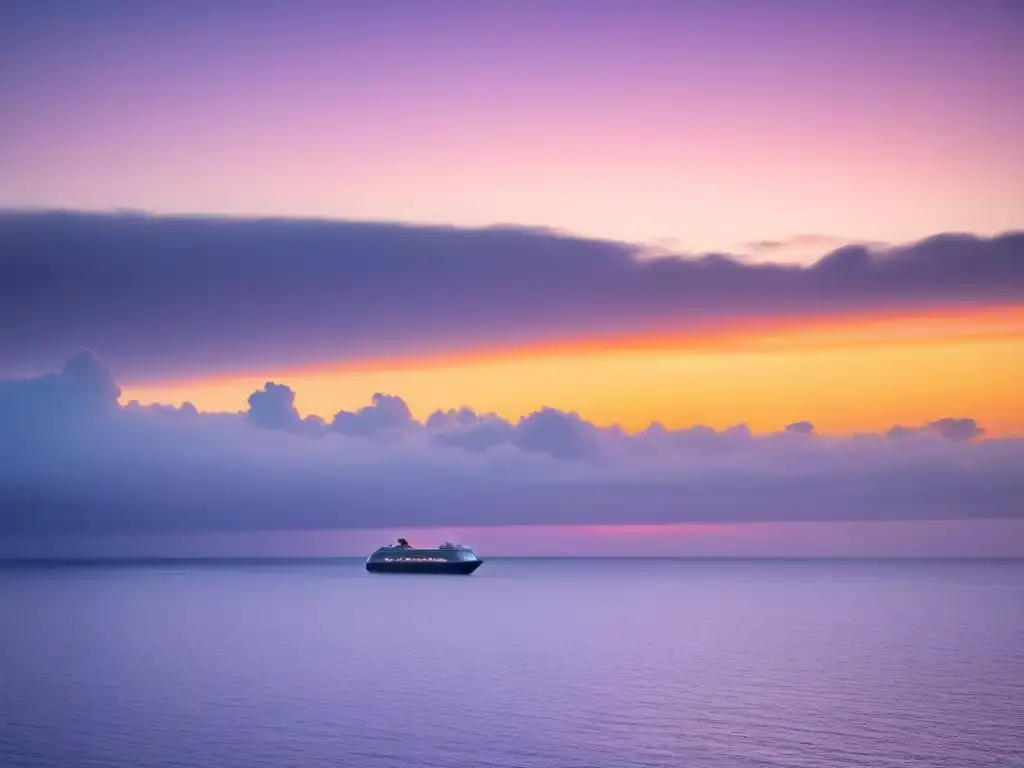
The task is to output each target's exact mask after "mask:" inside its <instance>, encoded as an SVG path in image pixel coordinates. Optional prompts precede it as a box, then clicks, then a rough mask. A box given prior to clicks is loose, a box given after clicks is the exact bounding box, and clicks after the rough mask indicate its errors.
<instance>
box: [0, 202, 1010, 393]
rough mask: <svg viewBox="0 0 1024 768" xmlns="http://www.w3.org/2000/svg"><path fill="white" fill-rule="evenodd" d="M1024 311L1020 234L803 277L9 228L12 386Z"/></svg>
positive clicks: (365, 241)
mask: <svg viewBox="0 0 1024 768" xmlns="http://www.w3.org/2000/svg"><path fill="white" fill-rule="evenodd" d="M822 245H823V247H824V245H825V242H824V241H822ZM1021 301H1024V234H1022V233H1014V234H1006V235H1003V236H1001V237H995V238H979V237H973V236H970V235H960V234H943V235H938V236H935V237H932V238H929V239H927V240H923V241H921V242H918V243H914V244H911V245H907V246H901V247H891V248H888V249H878V248H876V249H869V248H868V247H866V246H863V245H848V246H844V247H841V248H838V249H836V250H833V251H831V252H830V253H827V254H826V255H824V256H822V258H821V259H820V260H818V261H817V262H816V263H814V264H813V265H811V266H807V267H801V266H794V265H778V264H751V263H743V260H741V259H736V258H731V257H729V256H725V255H715V254H712V255H706V256H703V257H700V258H683V257H678V256H670V255H669V256H665V255H661V256H657V257H651V255H650V254H649V253H646V252H645V251H644V249H643V248H641V247H639V246H635V245H632V244H629V243H620V242H611V241H602V240H593V239H584V238H579V237H572V236H567V235H563V234H558V233H554V232H550V231H544V230H531V229H521V228H513V227H492V228H485V229H455V228H443V227H417V226H404V225H399V224H382V223H355V222H337V221H313V220H288V219H279V220H271V219H265V220H234V219H218V218H198V217H197V218H185V217H155V216H146V215H144V214H126V215H102V214H79V213H18V212H12V213H6V214H0V361H2V362H0V365H3V366H5V368H6V370H4V371H0V375H7V376H11V375H15V374H17V375H23V374H25V373H38V372H41V371H43V370H49V369H50V368H51V367H52V366H53V365H54V364H56V363H57V362H58V361H60V360H63V359H65V358H67V357H68V356H70V355H71V354H73V353H74V351H75V350H77V349H80V348H82V347H89V348H92V349H94V350H96V351H97V353H98V354H100V355H101V356H102V357H103V359H104V360H105V361H106V362H107V363H108V364H109V365H110V366H111V367H112V368H113V370H116V371H117V372H118V375H119V376H121V377H122V378H123V379H125V380H128V379H130V380H132V381H135V382H138V381H141V380H144V379H147V378H150V379H152V378H172V377H177V378H181V377H186V378H187V377H190V376H197V375H202V374H204V373H212V372H229V371H239V370H253V369H262V368H266V367H280V366H292V365H296V366H298V365H303V364H308V363H320V362H323V361H325V360H344V359H357V358H364V357H372V356H376V357H387V356H394V355H405V354H409V353H417V354H431V353H439V352H451V351H455V350H458V349H460V348H464V347H467V346H487V345H489V346H493V345H496V344H529V343H533V342H538V341H558V340H565V339H573V338H579V337H595V336H602V335H606V334H611V333H615V334H628V333H643V332H646V331H651V330H657V331H662V332H663V331H666V330H673V329H676V330H680V331H685V330H688V329H689V330H694V329H704V328H708V327H714V325H715V324H721V323H726V322H735V321H736V320H741V321H744V322H747V323H751V324H753V323H758V322H760V321H761V320H764V319H765V318H769V319H770V318H778V317H786V318H792V317H799V316H808V317H812V316H813V317H818V316H821V315H836V314H844V313H849V312H851V311H872V310H879V311H881V310H884V311H908V312H910V311H917V310H924V309H928V308H935V307H940V308H949V307H968V306H976V305H991V304H996V303H1019V302H1021Z"/></svg>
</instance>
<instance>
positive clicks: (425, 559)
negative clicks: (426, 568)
mask: <svg viewBox="0 0 1024 768" xmlns="http://www.w3.org/2000/svg"><path fill="white" fill-rule="evenodd" d="M384 562H386V563H447V562H448V561H447V560H446V559H445V558H443V557H385V558H384Z"/></svg>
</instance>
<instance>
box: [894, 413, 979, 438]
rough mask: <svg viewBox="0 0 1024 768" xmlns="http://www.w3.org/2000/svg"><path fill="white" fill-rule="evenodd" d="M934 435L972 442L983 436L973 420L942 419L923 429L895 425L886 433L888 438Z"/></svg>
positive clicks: (926, 425)
mask: <svg viewBox="0 0 1024 768" xmlns="http://www.w3.org/2000/svg"><path fill="white" fill-rule="evenodd" d="M922 433H924V434H928V433H931V434H935V435H938V436H940V437H944V438H946V439H947V440H961V441H962V440H973V439H974V438H976V437H981V436H982V435H983V434H985V430H984V429H982V428H981V427H979V426H978V424H977V423H976V422H975V421H974V419H951V418H948V417H947V418H944V419H938V420H937V421H933V422H931V423H929V424H925V425H924V426H923V427H904V426H901V425H896V426H894V427H893V428H892V429H890V430H889V432H888V433H887V434H888V435H889V437H912V436H913V435H919V434H922Z"/></svg>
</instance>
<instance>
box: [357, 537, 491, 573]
mask: <svg viewBox="0 0 1024 768" xmlns="http://www.w3.org/2000/svg"><path fill="white" fill-rule="evenodd" d="M483 562H484V561H483V560H481V559H480V558H479V557H477V556H476V555H475V554H473V550H472V549H470V548H469V547H465V546H463V545H461V544H452V543H451V542H448V541H446V542H445V543H444V544H442V545H441V546H440V547H437V548H435V549H420V548H418V547H413V546H412V545H410V544H409V542H408V541H406V540H405V539H399V540H398V543H397V544H392V545H391V546H385V547H381V548H380V549H378V550H377V551H376V552H374V553H373V554H372V555H370V556H369V557H368V558H366V570H368V571H369V572H370V573H450V574H462V575H469V574H471V573H472V572H473V571H475V570H476V569H477V568H479V567H480V566H481V565H482V564H483Z"/></svg>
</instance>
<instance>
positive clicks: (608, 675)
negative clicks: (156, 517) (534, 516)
mask: <svg viewBox="0 0 1024 768" xmlns="http://www.w3.org/2000/svg"><path fill="white" fill-rule="evenodd" d="M484 556H486V555H485V554H484ZM0 606H2V611H3V630H2V633H0V652H2V653H0V676H2V695H0V765H3V766H5V767H10V768H17V767H25V768H44V767H45V768H56V767H57V766H60V767H61V768H64V767H74V768H87V767H88V768H101V767H103V766H111V767H113V766H117V767H118V768H121V767H127V766H131V767H132V768H171V767H172V766H173V767H175V768H179V767H184V766H195V767H196V768H228V767H229V766H230V767H232V768H235V767H237V768H243V767H244V768H254V767H256V766H267V767H268V768H271V767H272V768H285V767H286V766H311V767H313V766H332V768H333V767H335V766H345V767H346V768H348V767H350V766H355V767H356V768H361V767H362V766H365V767H366V768H385V767H389V768H390V767H391V766H394V767H396V768H397V767H398V766H402V767H403V768H404V767H406V766H424V767H426V766H438V767H442V766H443V767H445V768H447V767H448V766H452V767H459V766H466V767H467V768H468V767H469V766H473V768H487V767H491V768H498V767H501V768H506V767H511V766H521V767H522V768H539V767H540V766H558V767H559V768H563V767H564V768H577V767H578V768H603V767H604V766H609V767H611V766H673V767H674V766H678V767H679V768H702V767H707V768H769V767H772V766H779V767H781V766H787V767H788V766H793V767H794V768H795V767H796V766H800V767H802V768H804V767H805V768H833V767H834V768H840V767H841V766H893V767H897V766H898V767H901V768H902V767H904V766H921V767H922V768H923V767H927V768H940V767H942V766H949V768H984V767H986V766H992V767H993V768H994V767H996V766H999V767H1000V768H1020V766H1024V728H1022V727H1021V724H1022V723H1024V562H1021V561H935V560H932V561H866V560H857V561H836V560H828V561H813V560H803V561H801V560H628V559H622V560H616V559H593V560H588V559H578V560H545V559H538V560H530V559H488V560H487V562H486V563H485V564H484V565H483V567H482V568H481V569H480V570H479V571H478V572H477V573H476V574H475V575H473V576H470V577H459V576H399V575H370V574H367V573H366V572H365V571H364V570H363V561H362V560H361V559H343V560H334V561H324V560H320V561H316V560H311V561H294V560H292V561H280V562H267V561H231V562H224V561H219V562H206V563H203V562H169V561H168V562H159V563H121V564H103V565H97V564H91V565H87V564H75V563H65V564H62V565H59V566H58V565H55V564H49V565H42V564H35V565H27V564H21V565H13V564H10V563H7V564H3V565H0Z"/></svg>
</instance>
